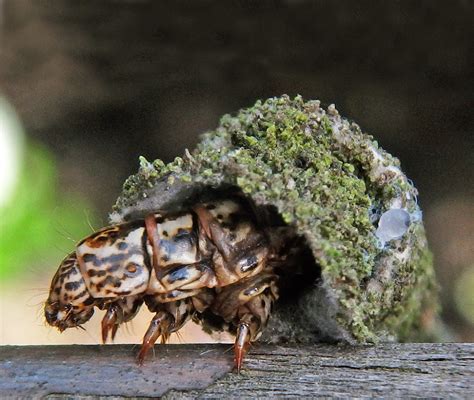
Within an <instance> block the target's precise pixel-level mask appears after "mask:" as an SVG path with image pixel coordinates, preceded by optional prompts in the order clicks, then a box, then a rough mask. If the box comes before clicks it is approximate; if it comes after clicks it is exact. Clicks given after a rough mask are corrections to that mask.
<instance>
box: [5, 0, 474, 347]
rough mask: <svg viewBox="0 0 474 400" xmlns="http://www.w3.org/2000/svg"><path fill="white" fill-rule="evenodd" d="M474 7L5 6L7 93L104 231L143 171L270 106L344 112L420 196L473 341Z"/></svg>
mask: <svg viewBox="0 0 474 400" xmlns="http://www.w3.org/2000/svg"><path fill="white" fill-rule="evenodd" d="M473 4H474V3H473V2H472V1H470V0H464V1H462V0H458V1H451V2H446V1H417V2H414V1H409V0H407V1H344V0H341V1H304V0H299V1H298V0H293V1H291V0H287V1H277V0H275V1H262V2H260V1H251V0H240V1H219V2H217V1H216V2H209V1H196V2H190V1H188V2H180V1H177V2H172V1H163V2H154V1H152V0H135V1H133V0H114V1H112V0H109V1H104V0H102V1H96V2H78V1H75V0H54V1H49V2H39V1H32V0H31V1H27V0H4V1H3V2H2V3H0V7H1V12H2V17H1V21H0V23H1V48H0V91H1V93H2V94H3V95H4V96H5V97H6V98H7V99H8V101H9V102H10V103H11V104H12V105H13V106H14V107H15V109H16V111H17V113H18V115H19V117H20V119H21V121H22V123H23V126H24V128H25V131H26V133H27V135H28V137H29V138H30V139H31V140H34V141H36V142H39V143H41V144H43V145H44V146H45V147H47V148H49V149H50V150H51V151H52V153H53V154H54V156H55V158H56V160H57V163H58V171H59V187H60V188H61V190H63V191H67V192H69V193H80V194H81V196H83V197H85V198H86V199H87V200H89V201H90V202H91V203H92V204H93V205H94V207H95V209H96V210H98V214H99V216H100V217H101V219H102V221H106V216H107V212H108V211H110V207H111V205H112V204H113V203H114V201H115V199H116V198H117V196H118V194H119V192H120V189H121V185H122V183H123V181H124V179H125V178H126V177H127V176H129V175H130V174H132V173H134V172H136V170H137V167H138V162H137V159H138V156H139V155H143V156H145V157H146V158H147V159H150V160H152V159H155V158H161V159H163V160H164V161H170V160H171V159H173V158H174V157H175V156H178V155H181V154H182V153H183V151H184V149H185V148H192V147H193V146H194V145H195V143H196V142H197V140H198V136H199V134H200V133H202V132H204V131H206V130H210V129H213V128H215V127H216V125H217V123H218V120H219V117H220V116H221V115H222V114H224V113H229V112H235V111H236V110H238V109H239V108H242V107H246V106H250V105H252V104H253V103H254V102H255V101H256V100H257V99H263V98H267V97H270V96H276V95H281V94H283V93H287V94H289V95H291V96H293V95H296V94H301V95H303V97H304V98H305V99H320V100H321V101H322V102H323V103H325V104H330V103H335V104H336V106H337V108H338V110H339V111H340V113H341V114H342V115H344V116H346V117H349V118H351V119H353V120H355V121H356V122H358V123H359V124H360V125H361V127H362V128H363V129H364V130H365V131H367V132H369V133H371V134H373V135H374V136H375V137H376V139H377V140H378V141H379V143H380V144H381V145H382V147H384V148H385V149H386V150H388V151H389V152H390V153H392V154H394V155H396V156H398V157H399V158H400V159H401V161H402V167H403V169H404V170H405V172H406V173H407V175H408V176H409V177H410V178H411V179H413V181H414V182H415V185H416V186H417V187H418V189H419V191H420V197H419V199H420V202H421V206H422V208H423V210H424V211H425V221H426V226H427V229H428V235H429V239H430V241H431V246H432V249H433V251H434V254H435V257H436V263H437V268H438V270H439V272H438V274H439V277H440V280H441V284H442V287H443V293H444V295H443V303H444V317H445V319H446V320H447V321H448V322H449V324H450V326H451V328H452V329H453V330H454V331H455V332H456V333H457V335H458V338H460V340H474V335H473V332H472V331H473V326H474V325H473V324H474V315H473V314H474V304H473V302H474V299H473V296H474V272H473V271H474V254H473V253H474V202H473V199H474V156H473V154H474V140H473V128H474V124H473V122H474V117H473V106H474V101H473V100H474V97H473V93H474V85H473V82H474V80H473V54H474V52H473V50H474V49H473V47H474V46H473V37H474V36H473V34H474V30H473V26H474V23H473V22H474V7H473ZM466 282H470V284H466ZM463 285H464V286H463ZM466 288H467V289H466Z"/></svg>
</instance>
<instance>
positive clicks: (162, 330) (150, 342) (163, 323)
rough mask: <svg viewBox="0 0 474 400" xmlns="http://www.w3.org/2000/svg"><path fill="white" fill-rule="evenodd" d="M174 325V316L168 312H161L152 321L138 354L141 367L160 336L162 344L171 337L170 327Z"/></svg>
mask: <svg viewBox="0 0 474 400" xmlns="http://www.w3.org/2000/svg"><path fill="white" fill-rule="evenodd" d="M172 324H173V316H172V315H171V314H170V313H168V312H166V311H159V312H157V313H156V315H155V316H154V317H153V319H152V320H151V323H150V326H149V327H148V330H147V331H146V333H145V336H144V337H143V344H142V347H141V349H140V352H139V353H138V357H137V362H138V364H139V365H142V364H143V361H144V360H145V357H146V355H147V353H148V351H149V350H150V349H151V348H152V347H153V346H154V344H155V342H156V341H157V339H158V338H159V337H160V336H163V337H162V342H165V341H166V340H167V338H168V337H169V334H170V333H171V332H170V327H171V325H172Z"/></svg>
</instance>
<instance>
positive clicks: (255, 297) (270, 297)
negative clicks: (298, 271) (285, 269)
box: [212, 272, 278, 372]
mask: <svg viewBox="0 0 474 400" xmlns="http://www.w3.org/2000/svg"><path fill="white" fill-rule="evenodd" d="M276 280H277V277H276V275H273V274H272V273H271V272H269V273H265V274H262V275H259V276H255V277H252V278H249V279H245V280H243V281H241V282H238V283H237V284H234V285H230V286H227V287H225V288H224V289H223V290H222V291H221V292H220V293H219V294H218V295H217V297H216V300H215V302H214V303H213V305H212V311H213V312H214V313H215V314H217V315H220V316H221V317H223V318H224V320H226V321H227V322H230V323H231V324H232V325H234V326H235V327H236V328H237V329H236V339H235V344H234V355H235V357H234V363H235V368H236V370H237V372H240V370H241V368H242V363H243V359H244V357H245V355H246V353H247V352H248V349H249V347H250V343H251V342H254V341H255V340H257V339H258V338H259V337H260V335H261V334H262V330H263V329H264V328H265V326H266V324H267V322H268V319H269V317H270V313H271V310H272V305H273V303H274V301H275V300H277V299H278V288H277V285H276Z"/></svg>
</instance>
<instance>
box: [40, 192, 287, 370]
mask: <svg viewBox="0 0 474 400" xmlns="http://www.w3.org/2000/svg"><path fill="white" fill-rule="evenodd" d="M277 253H278V251H277V249H275V248H274V246H273V245H272V241H271V240H270V239H269V235H268V234H267V232H266V231H265V229H264V228H262V227H260V226H259V224H258V223H257V222H256V220H255V217H254V215H253V214H252V213H251V212H249V211H248V207H246V206H245V204H242V202H241V201H240V200H239V199H235V198H227V199H223V200H217V201H213V202H207V203H200V204H197V205H195V206H194V207H192V208H191V209H190V210H188V211H187V212H183V213H178V214H174V215H166V214H160V213H155V214H151V215H148V216H147V217H145V219H143V220H135V221H132V222H126V223H123V224H119V225H115V226H112V227H108V228H104V229H102V230H100V231H98V232H96V233H94V234H92V235H90V236H89V237H87V238H85V239H84V240H82V241H81V242H80V243H79V244H78V245H77V247H76V250H75V252H73V253H71V254H70V255H69V256H68V257H66V259H65V260H64V261H63V262H62V263H61V265H60V267H59V269H58V271H57V273H56V275H55V276H54V278H53V281H52V284H51V290H50V295H49V298H48V300H47V302H46V305H45V316H46V320H47V321H48V323H49V324H51V325H53V326H56V327H58V328H59V329H60V330H61V331H62V330H64V329H66V328H69V327H75V326H79V325H81V324H83V323H84V322H86V321H87V320H88V319H89V318H90V317H91V316H92V314H93V312H94V307H98V308H100V309H105V310H106V314H105V316H104V318H103V320H102V338H103V341H104V342H105V341H106V340H107V338H108V337H109V334H110V335H111V336H112V339H113V337H114V336H115V333H116V331H117V328H118V326H119V325H120V324H121V323H123V322H127V321H129V320H130V319H132V318H133V317H134V316H135V315H136V313H137V312H138V310H139V308H140V306H141V305H142V304H143V302H145V304H146V305H147V307H148V308H149V309H150V311H152V312H154V313H156V314H155V317H154V318H153V320H152V322H151V324H150V327H149V328H148V331H147V332H146V334H145V337H144V339H143V345H142V348H141V351H140V353H139V356H138V360H139V362H140V363H142V362H143V360H144V358H145V355H146V354H147V352H148V350H149V349H150V348H151V347H152V346H153V344H154V343H155V341H156V340H157V339H158V338H159V337H160V336H161V338H162V341H163V342H164V341H166V339H167V338H168V337H169V335H170V333H172V332H175V331H177V330H178V329H180V328H181V327H182V326H183V325H184V324H185V323H186V322H187V321H188V320H189V319H190V318H192V317H193V316H195V317H196V316H197V315H199V314H200V313H203V312H205V311H206V312H212V313H213V314H215V315H216V316H218V317H221V318H222V319H223V321H225V322H226V323H227V324H228V326H229V328H230V330H231V331H232V332H233V333H235V334H236V335H237V338H236V344H235V362H236V366H237V369H239V370H240V367H241V363H242V358H243V355H244V353H245V352H246V349H247V347H248V344H249V343H250V342H251V341H254V340H256V339H257V338H258V337H259V335H260V334H261V332H262V329H263V328H264V327H265V325H266V323H267V321H268V318H269V316H270V312H271V308H272V305H273V302H274V301H275V300H276V299H277V298H278V288H277V279H278V276H277V275H276V274H275V272H274V268H273V266H274V265H275V261H278V256H277ZM197 319H198V318H197Z"/></svg>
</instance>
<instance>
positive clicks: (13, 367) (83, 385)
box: [0, 343, 474, 399]
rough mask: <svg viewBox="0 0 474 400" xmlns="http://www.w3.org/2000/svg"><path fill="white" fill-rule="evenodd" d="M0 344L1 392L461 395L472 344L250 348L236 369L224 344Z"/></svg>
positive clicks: (467, 389) (472, 374) (473, 384)
mask: <svg viewBox="0 0 474 400" xmlns="http://www.w3.org/2000/svg"><path fill="white" fill-rule="evenodd" d="M155 349H156V355H155V357H154V359H153V358H150V359H149V360H148V362H147V363H146V364H145V365H144V366H143V367H138V366H137V365H136V364H135V359H134V354H135V350H134V349H133V346H129V345H110V346H4V347H0V398H6V397H12V398H17V397H28V398H30V397H40V396H47V395H52V396H51V397H53V398H63V397H67V396H64V395H68V394H69V395H70V394H75V395H82V396H127V397H129V396H140V397H157V396H165V397H166V398H180V399H181V398H196V397H200V396H203V397H206V398H208V397H216V398H221V397H223V396H226V397H227V396H230V397H232V396H233V397H246V398H250V397H259V396H262V397H268V396H271V397H275V396H284V397H293V396H295V397H296V396H330V397H334V396H339V397H362V396H372V397H373V396H376V397H379V396H381V397H393V396H395V397H402V396H420V397H438V398H439V397H463V398H467V397H469V394H472V393H473V391H474V363H473V361H474V344H454V343H452V344H382V345H378V346H371V347H369V346H361V347H348V346H331V345H321V344H320V345H313V346H308V345H304V346H266V345H261V346H254V348H253V349H252V350H251V353H250V355H249V356H248V357H247V360H246V364H245V370H244V371H243V373H241V374H240V375H237V374H235V373H230V372H231V370H232V365H233V360H232V356H233V353H232V352H231V351H229V350H230V349H231V346H230V345H167V346H156V347H155Z"/></svg>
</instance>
